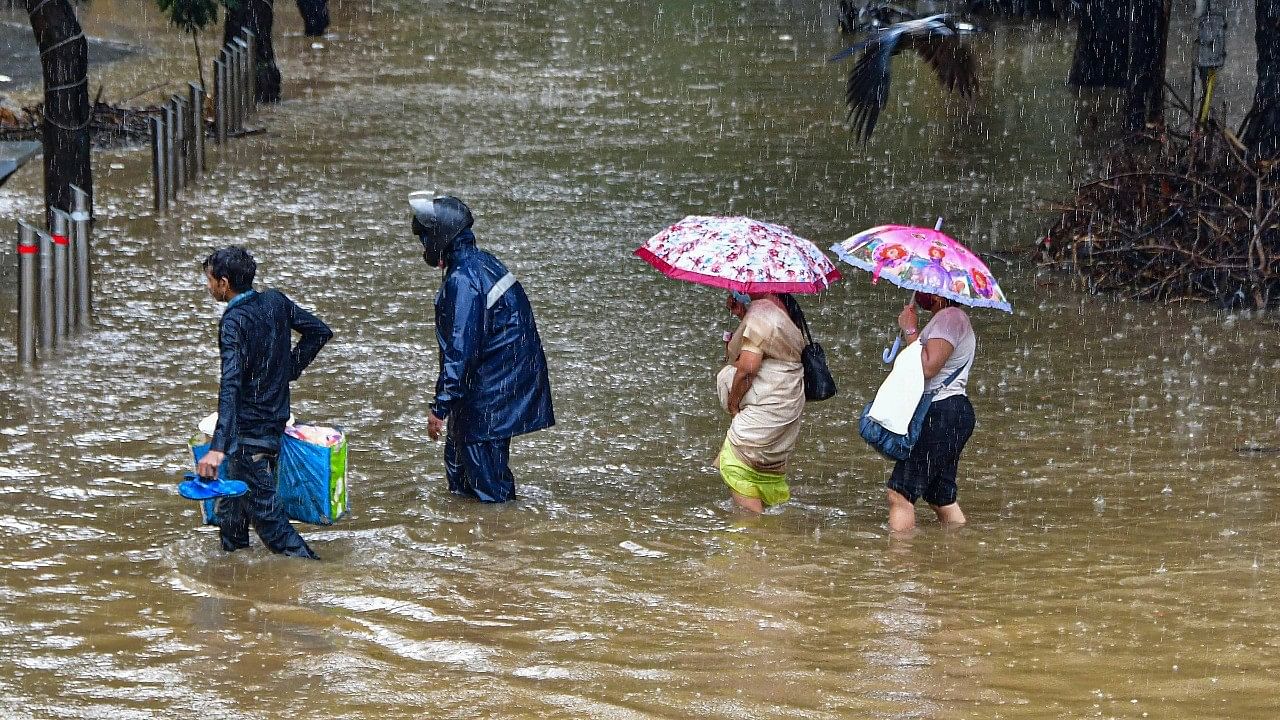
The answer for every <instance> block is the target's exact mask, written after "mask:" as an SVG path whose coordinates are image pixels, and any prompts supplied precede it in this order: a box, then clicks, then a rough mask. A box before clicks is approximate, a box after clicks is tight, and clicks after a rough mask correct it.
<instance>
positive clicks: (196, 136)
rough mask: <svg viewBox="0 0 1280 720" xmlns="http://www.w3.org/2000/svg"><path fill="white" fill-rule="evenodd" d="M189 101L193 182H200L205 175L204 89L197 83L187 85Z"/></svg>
mask: <svg viewBox="0 0 1280 720" xmlns="http://www.w3.org/2000/svg"><path fill="white" fill-rule="evenodd" d="M187 88H188V91H189V93H190V94H189V98H188V99H189V101H190V102H191V130H190V133H191V154H190V155H188V156H187V157H188V158H189V159H190V161H191V182H193V183H196V182H199V181H200V176H201V175H204V88H203V87H201V86H200V85H197V84H196V83H193V82H192V83H187Z"/></svg>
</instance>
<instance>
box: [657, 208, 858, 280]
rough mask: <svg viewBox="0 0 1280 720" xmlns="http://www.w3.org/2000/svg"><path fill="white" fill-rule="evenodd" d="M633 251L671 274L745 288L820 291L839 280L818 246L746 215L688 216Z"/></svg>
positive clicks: (835, 270) (677, 276)
mask: <svg viewBox="0 0 1280 720" xmlns="http://www.w3.org/2000/svg"><path fill="white" fill-rule="evenodd" d="M635 254H636V255H637V256H639V257H640V258H641V259H642V260H644V261H645V262H647V263H649V264H650V265H652V266H654V267H655V268H657V269H658V271H659V272H661V273H662V274H663V275H666V276H667V277H670V278H675V279H677V280H688V281H689V282H695V283H700V284H702V285H710V286H711V287H718V288H724V289H725V290H737V291H739V292H745V293H752V292H786V293H817V292H821V291H822V290H825V289H826V288H827V286H829V285H830V284H831V283H833V282H835V281H836V280H839V279H840V271H839V270H837V269H836V266H835V265H833V264H832V263H831V261H830V260H828V259H827V256H826V255H823V254H822V251H821V250H819V249H818V246H817V245H814V244H813V243H811V242H809V241H808V240H805V239H804V238H802V237H800V236H799V235H796V234H795V233H793V232H791V231H790V230H789V229H787V228H785V227H783V226H781V225H774V224H773V223H766V222H760V221H759V220H752V219H751V218H747V217H722V216H717V215H690V216H688V217H686V218H685V219H683V220H681V221H680V222H678V223H676V224H675V225H672V226H671V227H668V228H667V229H665V230H663V231H662V232H660V233H658V234H657V235H654V236H653V237H651V238H649V239H648V241H646V242H645V244H644V245H642V246H641V247H640V248H639V249H638V250H636V253H635Z"/></svg>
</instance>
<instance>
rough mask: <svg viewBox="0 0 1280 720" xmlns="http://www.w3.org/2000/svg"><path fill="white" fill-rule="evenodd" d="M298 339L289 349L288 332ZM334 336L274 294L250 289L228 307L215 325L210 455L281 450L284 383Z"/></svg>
mask: <svg viewBox="0 0 1280 720" xmlns="http://www.w3.org/2000/svg"><path fill="white" fill-rule="evenodd" d="M295 330H296V331H297V332H299V333H302V339H301V340H299V341H298V344H297V346H293V345H292V343H293V334H292V332H293V331H295ZM331 337H333V332H332V331H331V330H329V326H328V325H325V324H324V323H323V322H321V321H320V319H319V318H317V317H316V316H315V315H312V314H311V313H309V312H307V311H306V310H303V309H302V308H300V307H298V306H297V305H295V304H294V303H293V301H292V300H290V299H289V298H287V297H285V296H284V293H281V292H280V291H278V290H268V291H266V292H262V293H259V292H256V291H253V290H250V291H248V292H246V293H244V294H241V295H237V296H236V297H235V298H233V299H232V300H231V302H229V303H227V309H226V311H225V312H223V313H222V320H221V321H220V322H219V323H218V348H219V350H221V352H222V384H221V387H220V388H219V389H218V427H217V429H216V430H214V432H213V443H212V445H210V449H211V450H219V451H222V452H229V451H232V450H235V449H236V447H237V446H238V445H251V446H254V447H260V448H263V449H266V450H276V449H278V448H279V447H280V436H281V435H282V434H284V423H285V421H286V420H288V419H289V382H290V381H292V380H297V379H298V376H299V375H301V374H302V371H303V370H304V369H305V368H306V367H307V365H310V364H311V361H312V360H313V359H315V356H316V353H318V352H320V348H322V347H324V344H325V343H326V342H328V341H329V338H331Z"/></svg>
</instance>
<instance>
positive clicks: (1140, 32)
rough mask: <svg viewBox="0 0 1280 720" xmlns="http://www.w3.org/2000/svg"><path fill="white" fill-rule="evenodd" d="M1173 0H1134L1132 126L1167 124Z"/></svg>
mask: <svg viewBox="0 0 1280 720" xmlns="http://www.w3.org/2000/svg"><path fill="white" fill-rule="evenodd" d="M1172 2H1173V0H1133V22H1132V23H1131V24H1130V26H1129V27H1130V32H1129V112H1128V118H1127V124H1128V127H1129V130H1130V131H1132V132H1138V131H1140V130H1142V129H1143V128H1145V127H1147V126H1155V127H1160V128H1162V127H1164V61H1165V56H1166V55H1167V50H1168V46H1169V12H1170V10H1171V9H1172V7H1171V6H1172Z"/></svg>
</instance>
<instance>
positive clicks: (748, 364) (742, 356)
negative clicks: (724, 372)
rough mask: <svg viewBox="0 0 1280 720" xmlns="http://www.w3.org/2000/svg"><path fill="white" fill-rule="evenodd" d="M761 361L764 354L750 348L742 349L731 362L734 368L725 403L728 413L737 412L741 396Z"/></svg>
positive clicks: (754, 376)
mask: <svg viewBox="0 0 1280 720" xmlns="http://www.w3.org/2000/svg"><path fill="white" fill-rule="evenodd" d="M763 361H764V355H762V354H760V353H758V352H754V351H752V350H743V351H742V352H740V353H738V360H737V362H735V363H734V364H733V367H734V368H735V369H736V372H734V374H733V384H732V385H730V386H729V399H728V402H727V403H725V404H726V405H727V406H728V409H729V414H730V415H737V414H738V411H739V410H740V409H741V407H740V405H741V403H742V396H743V395H746V394H747V389H748V388H750V387H751V383H752V381H754V380H755V379H756V374H757V373H759V372H760V363H761V362H763Z"/></svg>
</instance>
